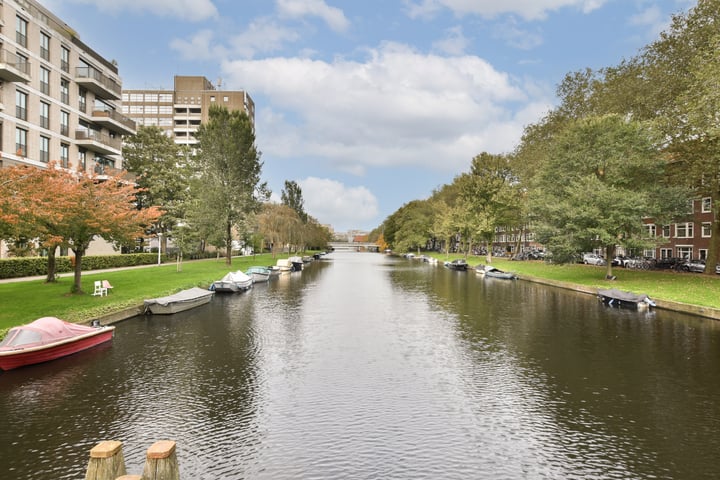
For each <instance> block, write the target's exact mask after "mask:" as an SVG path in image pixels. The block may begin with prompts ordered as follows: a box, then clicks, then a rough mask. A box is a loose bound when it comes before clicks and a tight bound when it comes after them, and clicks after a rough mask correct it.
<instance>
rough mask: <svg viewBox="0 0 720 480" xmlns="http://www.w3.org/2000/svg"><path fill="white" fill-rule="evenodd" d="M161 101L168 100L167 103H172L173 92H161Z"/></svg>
mask: <svg viewBox="0 0 720 480" xmlns="http://www.w3.org/2000/svg"><path fill="white" fill-rule="evenodd" d="M160 101H161V102H166V103H172V101H173V96H172V93H161V94H160Z"/></svg>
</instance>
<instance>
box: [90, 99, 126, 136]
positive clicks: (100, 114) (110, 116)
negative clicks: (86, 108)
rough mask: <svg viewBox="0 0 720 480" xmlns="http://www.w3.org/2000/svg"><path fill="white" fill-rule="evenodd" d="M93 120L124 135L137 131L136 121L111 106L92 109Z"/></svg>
mask: <svg viewBox="0 0 720 480" xmlns="http://www.w3.org/2000/svg"><path fill="white" fill-rule="evenodd" d="M92 120H93V122H95V123H97V124H99V125H102V126H103V127H105V128H107V129H108V130H112V131H114V132H118V133H121V134H123V135H135V134H136V133H137V127H136V125H135V122H133V121H132V120H130V119H129V118H127V117H126V116H124V115H121V114H119V113H118V112H117V111H116V110H113V109H111V108H106V107H98V106H96V107H95V108H93V111H92Z"/></svg>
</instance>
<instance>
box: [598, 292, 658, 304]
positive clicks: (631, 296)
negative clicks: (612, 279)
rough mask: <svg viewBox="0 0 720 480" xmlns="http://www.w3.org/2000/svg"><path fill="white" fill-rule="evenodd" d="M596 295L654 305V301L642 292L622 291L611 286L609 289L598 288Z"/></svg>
mask: <svg viewBox="0 0 720 480" xmlns="http://www.w3.org/2000/svg"><path fill="white" fill-rule="evenodd" d="M598 295H600V296H601V297H605V298H608V299H615V300H620V301H622V302H629V303H646V304H648V305H650V306H655V302H653V301H652V300H650V297H648V296H647V295H646V294H644V293H632V292H624V291H622V290H616V289H614V288H612V289H609V290H602V289H599V290H598Z"/></svg>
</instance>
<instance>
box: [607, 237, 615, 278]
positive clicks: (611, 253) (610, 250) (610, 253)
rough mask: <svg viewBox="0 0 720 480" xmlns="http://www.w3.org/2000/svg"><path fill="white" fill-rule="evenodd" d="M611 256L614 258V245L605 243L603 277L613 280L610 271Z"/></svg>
mask: <svg viewBox="0 0 720 480" xmlns="http://www.w3.org/2000/svg"><path fill="white" fill-rule="evenodd" d="M613 258H615V245H606V246H605V262H606V266H605V268H606V270H605V279H607V280H615V276H614V275H613V273H612V261H613Z"/></svg>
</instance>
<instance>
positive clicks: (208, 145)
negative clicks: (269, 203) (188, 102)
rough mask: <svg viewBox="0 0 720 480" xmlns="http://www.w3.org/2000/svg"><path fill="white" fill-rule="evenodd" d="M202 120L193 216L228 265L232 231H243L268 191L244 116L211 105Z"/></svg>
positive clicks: (234, 111) (251, 130) (251, 128)
mask: <svg viewBox="0 0 720 480" xmlns="http://www.w3.org/2000/svg"><path fill="white" fill-rule="evenodd" d="M208 115H209V118H208V122H207V123H204V124H202V125H200V127H199V128H198V132H197V139H198V141H199V148H198V153H197V155H196V157H195V161H196V168H197V171H198V172H199V176H198V181H197V182H196V183H195V196H196V198H197V203H196V209H195V212H194V217H195V218H196V219H203V220H204V225H205V227H206V228H207V234H208V236H209V237H210V238H215V239H216V240H215V242H217V243H220V245H218V246H222V247H224V248H225V262H226V263H227V265H231V264H232V240H233V238H234V231H235V230H243V229H245V228H247V226H246V223H247V221H248V219H249V218H250V217H251V216H252V215H253V213H255V212H256V211H257V210H258V209H259V208H260V205H261V201H262V200H264V199H265V198H267V196H268V191H267V186H266V184H265V183H261V182H260V173H261V170H262V162H261V161H260V152H259V151H258V150H257V147H256V145H255V129H254V126H253V124H252V121H251V120H250V118H249V117H248V116H247V114H246V113H245V112H242V111H239V110H233V111H229V110H228V109H227V108H225V107H223V106H220V105H213V106H211V107H210V110H209V112H208Z"/></svg>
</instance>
